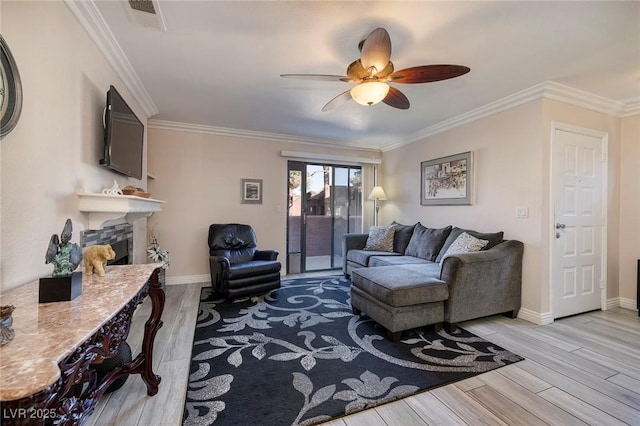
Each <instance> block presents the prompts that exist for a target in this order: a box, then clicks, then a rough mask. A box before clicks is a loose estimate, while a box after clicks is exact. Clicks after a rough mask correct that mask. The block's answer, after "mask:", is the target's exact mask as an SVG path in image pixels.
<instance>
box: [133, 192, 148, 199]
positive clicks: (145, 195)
mask: <svg viewBox="0 0 640 426" xmlns="http://www.w3.org/2000/svg"><path fill="white" fill-rule="evenodd" d="M133 195H135V196H136V197H142V198H149V197H151V193H150V192H141V191H135V192H134V193H133Z"/></svg>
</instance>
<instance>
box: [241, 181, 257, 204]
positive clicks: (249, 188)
mask: <svg viewBox="0 0 640 426" xmlns="http://www.w3.org/2000/svg"><path fill="white" fill-rule="evenodd" d="M242 204H262V179H242Z"/></svg>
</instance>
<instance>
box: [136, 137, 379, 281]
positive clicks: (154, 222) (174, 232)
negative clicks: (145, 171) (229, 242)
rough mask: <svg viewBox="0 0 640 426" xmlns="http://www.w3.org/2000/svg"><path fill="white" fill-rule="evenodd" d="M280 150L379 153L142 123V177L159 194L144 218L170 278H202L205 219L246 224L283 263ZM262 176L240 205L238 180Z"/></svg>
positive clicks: (284, 168)
mask: <svg viewBox="0 0 640 426" xmlns="http://www.w3.org/2000/svg"><path fill="white" fill-rule="evenodd" d="M282 150H292V151H304V152H312V153H317V154H330V155H342V156H344V157H365V158H380V154H379V152H374V151H359V150H349V149H341V148H339V147H335V148H330V147H325V148H321V147H317V146H310V145H302V144H294V143H285V142H275V141H264V140H251V139H243V138H238V137H228V136H217V135H212V134H204V133H195V132H185V131H175V130H161V129H155V128H150V130H149V171H150V173H151V174H153V175H154V176H155V177H156V179H154V180H151V181H149V187H150V189H151V191H152V192H153V197H154V198H158V199H162V200H166V201H167V204H166V205H165V206H163V211H162V212H161V213H157V214H155V215H154V216H153V217H151V218H150V219H149V227H150V228H152V227H153V228H154V233H155V235H156V237H157V238H158V240H159V243H160V245H161V246H162V247H163V248H165V249H166V250H168V251H169V253H170V255H171V267H170V268H169V270H168V271H167V277H168V282H169V283H175V284H178V283H184V282H190V281H191V282H193V280H194V279H195V280H208V279H209V253H208V246H207V235H208V230H209V225H211V224H212V223H227V222H237V223H247V224H250V225H252V227H253V228H254V230H255V232H256V236H257V238H258V247H259V248H264V249H276V250H278V251H279V252H280V256H279V260H281V261H282V263H283V270H286V263H285V262H286V226H287V223H286V218H287V161H288V159H287V158H283V157H282V156H281V155H280V152H281V151H282ZM243 178H252V179H262V180H263V203H262V204H259V205H256V204H241V203H240V200H241V192H240V185H241V179H243Z"/></svg>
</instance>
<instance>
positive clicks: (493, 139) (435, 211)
mask: <svg viewBox="0 0 640 426" xmlns="http://www.w3.org/2000/svg"><path fill="white" fill-rule="evenodd" d="M554 121H557V122H562V123H565V124H570V125H573V126H581V127H584V128H588V129H593V130H598V131H602V132H606V133H607V134H608V135H609V139H608V140H609V152H608V154H609V175H608V210H609V211H608V223H607V229H608V242H607V253H608V261H607V270H608V295H607V297H608V298H609V299H612V298H613V299H615V298H616V297H618V282H619V265H618V256H619V247H618V242H619V239H620V232H619V215H620V187H621V180H620V179H621V176H620V174H621V168H620V161H621V159H620V120H619V119H617V118H614V117H611V116H608V115H605V114H600V113H596V112H593V111H588V110H585V109H582V108H578V107H574V106H571V105H567V104H564V103H561V102H557V101H551V100H547V99H541V100H537V101H533V102H529V103H527V104H524V105H520V106H518V107H515V108H512V109H510V110H506V111H503V112H500V113H497V114H494V115H491V116H489V117H486V118H483V119H480V120H477V121H474V122H471V123H468V124H465V125H463V126H459V127H456V128H453V129H451V130H448V131H445V132H442V133H439V134H437V135H434V136H431V137H428V138H426V139H425V140H422V141H418V142H414V143H412V144H410V145H406V146H403V147H400V148H398V149H395V150H392V151H389V152H385V153H383V166H382V179H381V180H382V184H383V185H384V187H385V190H387V197H388V198H389V201H386V202H385V203H384V205H383V207H382V208H381V211H380V214H381V219H382V222H391V221H392V220H397V221H400V222H404V223H414V222H416V221H421V222H422V223H423V224H424V225H426V226H430V227H442V226H445V225H448V224H452V225H454V226H460V227H463V228H471V229H476V230H478V231H484V232H493V231H497V230H502V231H504V233H505V238H507V239H517V240H520V241H522V242H524V244H525V255H524V265H523V287H522V307H523V311H522V312H524V313H525V314H526V313H527V312H528V314H529V316H530V317H531V316H532V317H533V318H534V319H535V318H537V320H539V321H548V320H549V319H550V315H551V296H550V285H549V256H550V254H549V252H550V250H549V244H550V238H549V237H550V235H552V234H551V232H550V230H551V223H550V210H549V209H550V205H551V198H550V194H549V192H550V191H549V188H550V179H549V177H550V169H549V164H550V147H551V123H552V122H554ZM629 127H631V126H629ZM629 133H631V130H629ZM630 138H631V136H630ZM636 140H637V139H636ZM629 145H631V144H629ZM635 149H636V151H635V152H637V147H636V148H635ZM465 151H473V153H474V165H475V173H474V174H475V176H474V185H475V190H474V202H473V205H471V206H421V205H420V194H419V188H420V182H419V179H420V161H425V160H429V159H434V158H439V157H443V156H447V155H452V154H457V153H460V152H465ZM629 151H630V152H629V154H632V153H633V152H634V151H633V149H632V148H631V147H629ZM626 164H627V166H626V167H625V169H624V170H626V172H625V173H626V174H629V176H626V175H625V176H624V179H625V180H624V181H623V182H624V187H625V188H629V187H631V186H632V185H633V182H634V181H633V176H631V174H632V173H636V174H635V175H634V176H635V177H636V182H637V172H631V170H632V169H633V163H632V161H631V160H629V161H627V163H626ZM636 164H637V162H636ZM629 179H630V180H629ZM636 191H637V189H636ZM635 199H636V200H637V196H636V198H635ZM636 203H637V201H636ZM635 206H636V208H637V204H635ZM516 207H527V208H528V209H529V218H527V219H518V218H516ZM636 217H637V216H636ZM628 220H629V221H631V220H632V219H631V217H629V218H628ZM629 226H633V225H631V224H630V225H629ZM635 226H636V229H637V222H636V225H635ZM627 244H631V242H629V243H627ZM627 297H628V296H627Z"/></svg>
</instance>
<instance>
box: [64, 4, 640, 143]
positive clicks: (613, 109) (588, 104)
mask: <svg viewBox="0 0 640 426" xmlns="http://www.w3.org/2000/svg"><path fill="white" fill-rule="evenodd" d="M64 3H65V4H66V5H67V7H68V8H69V10H70V11H71V13H72V14H73V15H74V16H75V17H76V19H77V20H78V22H79V23H80V25H81V26H82V27H83V28H84V30H85V31H86V32H87V34H89V37H90V38H91V39H92V40H93V42H94V43H95V44H96V46H97V47H98V49H100V51H101V52H102V54H103V55H104V57H105V58H106V59H107V61H108V62H109V63H110V64H111V66H112V67H113V69H114V71H115V72H116V74H117V75H118V77H120V79H121V80H122V82H123V83H124V85H125V87H126V88H127V89H128V90H129V92H130V93H131V94H132V96H133V97H134V99H135V100H136V101H137V102H138V103H139V104H140V106H141V107H142V109H143V111H144V113H145V114H146V116H147V117H152V116H154V115H156V114H158V113H159V110H158V107H157V106H156V105H155V103H154V102H153V99H151V96H150V95H149V93H148V92H147V90H146V89H145V87H144V85H143V84H142V81H141V80H140V78H139V77H138V75H137V74H136V72H135V70H134V69H133V66H132V65H131V62H129V59H128V58H127V56H126V55H125V54H124V51H123V50H122V48H121V47H120V45H119V44H118V42H117V41H116V38H115V36H114V35H113V33H112V32H111V29H110V28H109V26H108V25H107V23H106V21H105V20H104V18H103V17H102V14H101V13H100V11H99V10H98V8H97V6H96V4H95V2H94V0H64ZM542 98H546V99H552V100H556V101H560V102H564V103H567V104H570V105H575V106H578V107H581V108H585V109H588V110H592V111H596V112H600V113H603V114H607V115H612V116H615V117H619V118H624V117H630V116H633V115H636V114H640V100H638V99H637V98H636V99H633V100H632V101H630V102H627V103H623V102H617V101H613V100H611V99H607V98H604V97H602V96H598V95H594V94H592V93H589V92H585V91H583V90H579V89H574V88H572V87H569V86H564V85H562V84H559V83H555V82H552V81H547V82H544V83H540V84H537V85H535V86H533V87H530V88H528V89H524V90H521V91H519V92H516V93H514V94H512V95H509V96H506V97H504V98H501V99H498V100H496V101H494V102H491V103H488V104H486V105H483V106H481V107H479V108H476V109H473V110H471V111H468V112H465V113H463V114H460V115H457V116H455V117H452V118H449V119H447V120H444V121H441V122H439V123H436V124H434V125H432V126H429V127H426V128H424V129H422V130H419V131H417V132H415V133H413V134H411V135H409V136H408V137H406V138H401V139H399V140H397V141H395V142H392V143H390V144H385V145H381V146H380V149H372V148H371V147H370V146H365V145H364V144H357V143H354V142H350V141H337V140H333V139H321V138H309V137H302V136H294V135H284V134H276V133H266V132H255V131H249V130H240V129H229V128H224V127H214V126H204V125H195V124H189V123H178V122H171V121H163V120H149V122H148V124H149V126H150V127H152V128H157V129H164V130H178V131H183V132H196V133H205V134H212V135H218V136H231V137H241V138H251V139H260V140H266V141H275V142H293V143H300V144H307V145H323V146H326V145H330V146H335V147H340V148H353V149H363V150H368V151H375V152H380V151H382V152H385V151H390V150H392V149H396V148H399V147H401V146H403V145H408V144H410V143H413V142H416V141H419V140H422V139H425V138H427V137H429V136H433V135H436V134H438V133H442V132H444V131H447V130H450V129H453V128H455V127H458V126H461V125H464V124H467V123H470V122H472V121H475V120H479V119H481V118H484V117H488V116H490V115H493V114H496V113H498V112H501V111H504V110H507V109H510V108H514V107H516V106H518V105H522V104H524V103H527V102H531V101H533V100H537V99H542Z"/></svg>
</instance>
